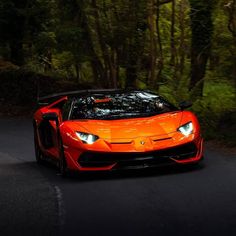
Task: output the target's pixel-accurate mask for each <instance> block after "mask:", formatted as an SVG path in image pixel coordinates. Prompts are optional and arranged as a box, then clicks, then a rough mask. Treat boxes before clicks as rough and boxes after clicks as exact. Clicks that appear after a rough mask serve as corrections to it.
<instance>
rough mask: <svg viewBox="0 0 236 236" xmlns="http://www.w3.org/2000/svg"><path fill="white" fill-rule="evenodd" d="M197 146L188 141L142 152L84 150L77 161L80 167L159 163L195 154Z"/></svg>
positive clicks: (151, 164)
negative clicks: (174, 145) (166, 147)
mask: <svg viewBox="0 0 236 236" xmlns="http://www.w3.org/2000/svg"><path fill="white" fill-rule="evenodd" d="M196 154H197V147H196V145H195V144H194V143H188V144H184V145H180V146H176V147H172V148H168V149H162V150H157V151H153V152H142V153H138V152H137V153H135V152H132V153H113V152H110V153H107V152H105V153H101V152H85V153H83V154H82V155H81V156H80V157H79V159H78V163H79V164H80V166H82V167H104V166H109V165H112V164H117V166H118V167H123V166H135V165H148V166H153V165H159V164H168V163H173V160H172V159H176V160H184V159H187V158H191V157H194V156H196Z"/></svg>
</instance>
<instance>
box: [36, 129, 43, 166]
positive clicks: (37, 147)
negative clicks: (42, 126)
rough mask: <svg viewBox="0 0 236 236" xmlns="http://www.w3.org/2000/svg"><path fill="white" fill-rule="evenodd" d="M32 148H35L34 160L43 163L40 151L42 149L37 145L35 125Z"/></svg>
mask: <svg viewBox="0 0 236 236" xmlns="http://www.w3.org/2000/svg"><path fill="white" fill-rule="evenodd" d="M34 150H35V158H36V162H37V163H38V164H43V163H44V155H43V153H42V151H41V150H40V147H39V143H38V137H37V133H36V128H35V127H34Z"/></svg>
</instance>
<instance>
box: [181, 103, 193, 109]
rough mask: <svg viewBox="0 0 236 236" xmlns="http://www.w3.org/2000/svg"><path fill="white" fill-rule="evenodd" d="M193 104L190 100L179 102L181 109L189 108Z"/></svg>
mask: <svg viewBox="0 0 236 236" xmlns="http://www.w3.org/2000/svg"><path fill="white" fill-rule="evenodd" d="M192 105H193V104H192V103H191V102H189V101H183V102H180V103H179V107H180V109H181V110H184V109H186V108H189V107H191V106H192Z"/></svg>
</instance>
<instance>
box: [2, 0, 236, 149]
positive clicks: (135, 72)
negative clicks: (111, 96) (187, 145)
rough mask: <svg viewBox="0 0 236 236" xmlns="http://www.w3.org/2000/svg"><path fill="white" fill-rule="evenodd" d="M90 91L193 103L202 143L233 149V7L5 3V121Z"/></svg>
mask: <svg viewBox="0 0 236 236" xmlns="http://www.w3.org/2000/svg"><path fill="white" fill-rule="evenodd" d="M85 88H141V89H150V90H153V91H156V92H158V93H160V94H161V95H163V96H164V97H166V98H167V99H168V100H170V101H171V102H172V103H174V104H176V105H177V104H178V103H179V102H180V101H183V100H191V101H192V102H193V107H192V108H191V109H192V110H193V111H194V112H195V113H196V114H197V116H198V117H199V120H200V122H201V126H202V130H203V133H204V136H205V138H206V139H218V140H223V141H224V142H225V143H226V144H228V145H231V146H234V145H236V137H235V136H236V135H235V134H236V124H235V120H236V102H235V99H236V95H235V94H236V91H235V88H236V0H208V1H206V0H0V113H1V114H2V115H22V114H29V113H31V114H32V112H33V110H34V108H35V105H36V102H37V97H38V96H42V95H46V94H50V93H55V92H60V91H69V90H78V89H85Z"/></svg>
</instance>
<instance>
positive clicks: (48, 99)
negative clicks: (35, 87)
mask: <svg viewBox="0 0 236 236" xmlns="http://www.w3.org/2000/svg"><path fill="white" fill-rule="evenodd" d="M125 91H127V90H123V89H88V90H77V91H69V92H63V93H54V94H51V95H47V96H43V97H38V99H37V103H38V105H39V106H46V105H49V104H51V103H53V102H55V101H57V100H59V99H60V98H62V97H73V96H74V95H80V96H83V95H89V94H90V93H91V94H96V93H98V94H101V93H102V94H106V93H112V92H114V93H115V92H125Z"/></svg>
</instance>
